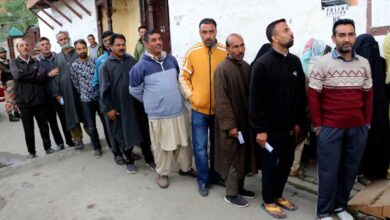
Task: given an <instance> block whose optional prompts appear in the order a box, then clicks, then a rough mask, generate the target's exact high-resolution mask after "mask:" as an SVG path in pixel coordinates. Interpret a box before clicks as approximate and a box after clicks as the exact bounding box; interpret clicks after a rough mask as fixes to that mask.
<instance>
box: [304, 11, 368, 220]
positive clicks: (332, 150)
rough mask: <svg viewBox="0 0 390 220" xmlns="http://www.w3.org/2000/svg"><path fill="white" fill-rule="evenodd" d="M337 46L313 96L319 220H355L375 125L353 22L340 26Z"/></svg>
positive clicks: (321, 67) (316, 72)
mask: <svg viewBox="0 0 390 220" xmlns="http://www.w3.org/2000/svg"><path fill="white" fill-rule="evenodd" d="M332 40H333V43H335V44H336V48H335V49H334V50H333V51H332V53H329V54H327V55H325V56H323V57H321V58H319V60H318V61H317V62H316V63H314V66H313V69H312V71H311V73H310V82H309V90H308V100H309V110H310V116H311V119H312V122H313V126H314V129H315V131H316V133H317V155H318V158H317V159H318V203H317V218H318V219H325V220H332V219H333V218H332V214H334V213H335V214H337V216H338V218H339V219H341V220H353V217H352V216H351V215H350V214H349V213H348V212H346V208H347V207H348V200H349V195H350V192H351V189H352V187H353V184H354V183H355V178H356V175H357V173H358V170H359V166H360V161H361V159H362V156H363V153H364V149H365V146H366V142H367V137H368V130H369V128H370V123H371V115H372V102H373V98H372V78H371V69H370V65H369V62H368V60H366V59H365V58H363V57H361V56H359V55H357V54H355V52H354V51H353V46H354V44H355V42H356V32H355V24H354V21H353V20H350V19H340V20H338V21H336V22H335V23H334V24H333V35H332ZM329 160H331V162H330V161H329Z"/></svg>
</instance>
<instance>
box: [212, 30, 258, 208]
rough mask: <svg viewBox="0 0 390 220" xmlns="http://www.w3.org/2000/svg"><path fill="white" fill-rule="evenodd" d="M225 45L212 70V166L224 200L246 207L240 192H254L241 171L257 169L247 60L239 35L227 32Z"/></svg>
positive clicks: (253, 195)
mask: <svg viewBox="0 0 390 220" xmlns="http://www.w3.org/2000/svg"><path fill="white" fill-rule="evenodd" d="M226 48H227V51H228V54H229V55H228V57H227V58H226V59H225V60H224V61H222V62H221V63H220V64H219V65H218V67H217V70H216V71H215V129H216V134H215V169H216V170H217V171H218V172H219V173H220V174H221V176H222V177H223V178H224V179H225V183H226V196H225V201H226V202H227V203H231V204H233V205H235V206H238V207H246V206H248V205H249V204H248V202H247V201H245V200H244V199H242V198H241V196H242V197H246V198H255V196H256V194H255V193H253V192H251V191H248V190H245V189H244V179H245V175H246V174H247V173H257V169H256V158H255V152H254V150H255V148H254V145H255V143H254V140H253V141H252V138H251V137H252V135H251V132H250V126H249V120H248V98H249V94H248V92H249V64H248V63H247V62H245V61H244V60H243V59H244V54H245V44H244V39H243V38H242V37H241V36H240V35H238V34H230V35H229V36H228V37H227V38H226ZM241 138H242V139H241Z"/></svg>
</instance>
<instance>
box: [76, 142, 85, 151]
mask: <svg viewBox="0 0 390 220" xmlns="http://www.w3.org/2000/svg"><path fill="white" fill-rule="evenodd" d="M74 143H75V148H76V150H82V149H83V148H84V143H83V141H82V140H80V141H75V142H74Z"/></svg>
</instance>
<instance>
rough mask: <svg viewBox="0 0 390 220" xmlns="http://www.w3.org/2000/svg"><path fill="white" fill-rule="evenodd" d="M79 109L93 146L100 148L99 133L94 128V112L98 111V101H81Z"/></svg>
mask: <svg viewBox="0 0 390 220" xmlns="http://www.w3.org/2000/svg"><path fill="white" fill-rule="evenodd" d="M81 109H82V111H83V118H84V130H85V131H86V132H87V134H88V135H89V137H91V142H92V145H93V148H94V149H95V150H96V149H101V148H102V147H101V145H100V140H99V133H98V131H97V128H96V113H98V112H99V103H98V102H97V101H91V102H81Z"/></svg>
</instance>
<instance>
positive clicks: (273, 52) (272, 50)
mask: <svg viewBox="0 0 390 220" xmlns="http://www.w3.org/2000/svg"><path fill="white" fill-rule="evenodd" d="M269 53H271V54H272V55H273V56H274V57H276V58H277V59H278V60H281V61H284V60H285V59H286V58H287V56H288V55H289V53H290V52H289V51H288V52H287V53H286V54H281V53H279V52H277V51H276V50H275V49H274V48H271V49H270V50H269Z"/></svg>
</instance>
